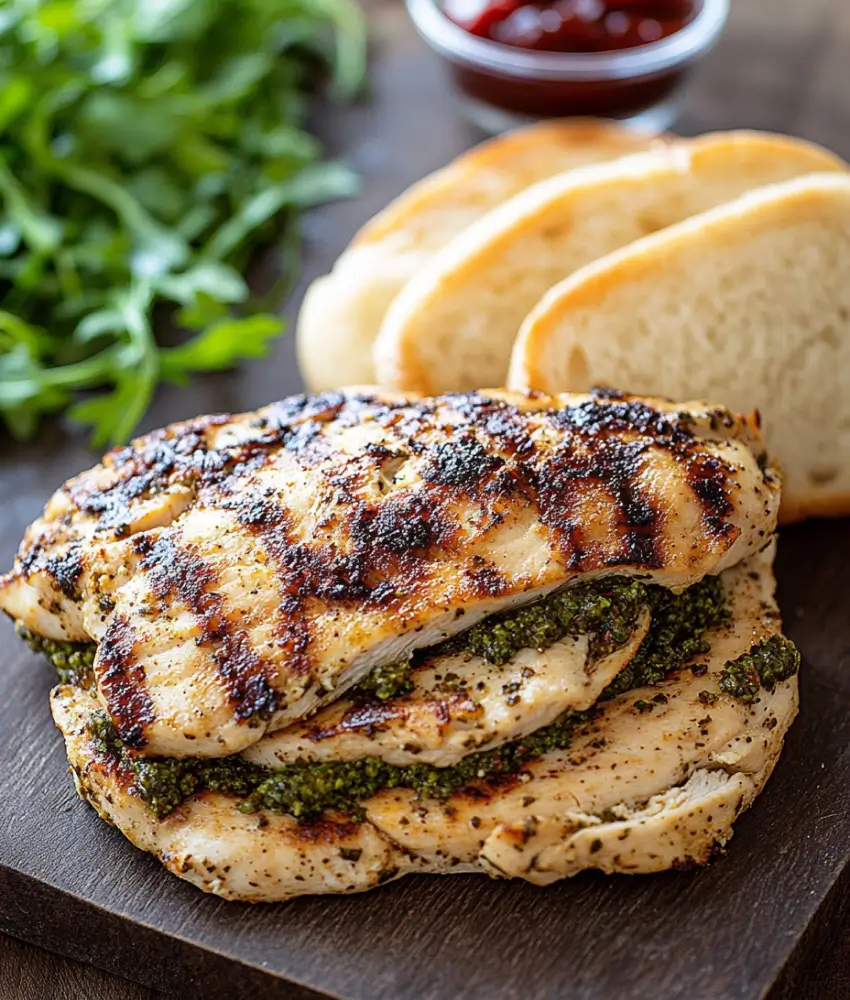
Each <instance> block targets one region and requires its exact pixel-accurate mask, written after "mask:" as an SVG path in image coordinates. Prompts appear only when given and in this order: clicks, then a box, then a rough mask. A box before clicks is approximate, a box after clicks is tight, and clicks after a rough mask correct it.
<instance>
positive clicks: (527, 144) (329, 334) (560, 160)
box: [297, 119, 662, 390]
mask: <svg viewBox="0 0 850 1000" xmlns="http://www.w3.org/2000/svg"><path fill="white" fill-rule="evenodd" d="M661 141H662V140H658V139H653V138H651V137H648V136H639V135H637V134H635V133H632V132H629V131H627V130H626V129H624V128H622V127H619V126H616V125H613V124H606V123H604V122H600V121H595V120H591V119H587V120H583V119H575V120H572V121H564V122H548V123H545V124H541V125H532V126H529V127H528V128H523V129H518V130H516V131H514V132H509V133H507V134H506V135H502V136H499V137H497V138H495V139H491V140H490V141H489V142H485V143H483V144H481V145H480V146H477V147H476V148H475V149H473V150H471V151H470V152H468V153H465V154H464V155H463V156H460V157H458V158H457V159H456V160H455V161H454V162H452V163H450V164H449V165H448V166H447V167H444V168H443V169H442V170H438V171H437V172H436V173H433V174H431V175H430V176H429V177H426V178H424V180H421V181H419V183H417V184H414V185H413V187H411V188H409V189H408V190H407V191H406V192H405V193H404V194H402V195H401V196H400V197H398V198H396V200H395V201H393V202H392V204H390V205H389V206H388V207H387V208H385V209H384V210H383V211H382V212H380V213H379V214H378V215H376V216H375V217H374V218H373V219H372V220H371V222H368V223H367V224H366V225H365V226H364V227H363V228H362V229H361V230H360V232H359V233H358V234H357V235H356V236H355V237H354V239H353V240H352V242H351V244H350V245H349V247H348V249H347V250H346V251H345V252H344V253H343V254H342V256H341V257H340V258H339V260H338V261H337V263H336V265H335V266H334V269H333V271H332V272H331V274H329V275H325V276H324V277H322V278H319V279H318V280H317V281H315V282H314V283H313V284H312V285H311V287H310V288H309V289H308V291H307V295H306V297H305V299H304V303H303V305H302V307H301V314H300V316H299V318H298V332H297V339H298V360H299V365H300V368H301V374H302V375H303V378H304V381H305V382H306V384H307V386H308V388H310V389H312V390H321V389H329V388H335V387H337V386H340V385H352V384H355V383H369V382H374V380H375V376H374V371H373V368H372V356H371V347H372V342H373V341H374V339H375V337H376V336H377V334H378V330H379V329H380V326H381V323H382V321H383V318H384V314H385V312H386V310H387V307H388V306H389V304H390V302H391V301H392V300H393V298H394V297H395V296H396V294H397V293H398V292H399V291H400V290H401V288H402V287H403V286H404V284H405V283H406V282H407V280H408V279H409V278H411V277H412V276H413V275H414V274H415V273H416V272H417V271H418V270H419V268H420V267H422V266H423V265H424V264H425V263H427V261H428V260H429V259H430V257H431V256H432V255H433V254H434V253H435V252H436V251H438V250H441V249H442V248H443V247H444V246H445V245H446V244H447V243H448V242H449V241H450V240H451V239H452V238H453V237H454V236H456V235H457V234H458V233H459V232H461V231H462V230H463V229H465V228H466V227H467V226H468V225H470V224H471V223H472V222H475V221H476V220H477V219H478V218H480V217H481V216H482V215H484V214H485V213H486V212H488V211H489V210H490V209H491V208H493V207H494V206H495V205H498V204H500V203H501V202H503V201H505V200H506V199H508V198H510V197H512V196H513V195H515V194H516V193H517V192H519V191H522V190H523V189H524V188H526V187H529V186H530V185H531V184H535V183H536V182H537V181H539V180H541V179H542V178H544V177H551V176H553V175H554V174H559V173H562V172H563V171H564V170H570V169H572V168H573V167H577V166H582V165H584V164H588V163H597V162H600V161H603V160H611V159H615V158H616V157H619V156H623V155H625V154H628V153H634V152H637V151H638V150H645V149H647V148H649V147H651V146H652V145H654V144H658V143H660V142H661Z"/></svg>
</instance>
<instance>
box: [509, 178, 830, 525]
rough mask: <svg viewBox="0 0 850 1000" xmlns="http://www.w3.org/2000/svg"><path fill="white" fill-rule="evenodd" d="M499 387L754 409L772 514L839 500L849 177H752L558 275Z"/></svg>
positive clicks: (799, 513) (809, 511) (817, 508)
mask: <svg viewBox="0 0 850 1000" xmlns="http://www.w3.org/2000/svg"><path fill="white" fill-rule="evenodd" d="M509 384H510V386H512V387H513V388H519V387H526V386H533V387H535V388H538V389H543V390H545V391H547V392H562V391H565V390H570V391H584V390H586V389H587V388H588V387H589V386H591V385H607V386H622V387H623V388H627V389H628V390H629V391H630V392H635V393H653V394H663V395H667V396H671V397H675V398H686V399H690V398H694V397H708V398H711V399H717V400H718V401H720V402H722V403H725V404H726V405H727V406H730V407H731V408H732V409H741V408H744V409H746V408H747V407H751V406H757V407H759V409H760V411H761V413H762V416H763V418H764V422H765V429H766V437H767V442H768V444H769V445H770V447H771V449H772V450H773V451H774V452H776V453H777V454H778V456H779V459H780V461H781V463H782V465H783V466H784V469H785V474H786V477H787V481H786V483H785V487H784V490H783V495H782V520H783V521H784V522H786V523H787V522H789V521H793V520H799V519H801V518H803V517H806V516H808V515H827V514H846V513H850V176H847V175H840V174H824V175H815V176H810V177H804V178H800V179H798V180H795V181H790V182H787V183H784V184H780V185H775V186H772V187H767V188H763V189H762V190H760V191H756V192H753V193H751V194H749V195H745V196H743V197H742V198H740V199H739V200H738V201H736V202H733V203H731V204H729V205H725V206H722V207H720V208H717V209H715V210H713V211H710V212H707V213H705V214H704V215H702V216H698V217H695V218H692V219H689V220H687V221H686V222H683V223H681V224H680V225H677V226H674V227H671V228H669V229H666V230H664V231H663V232H661V233H657V234H656V235H654V236H650V237H647V238H646V239H643V240H641V241H639V242H637V243H634V244H632V245H631V246H628V247H626V248H624V249H622V250H620V251H618V252H616V253H613V254H611V255H610V256H608V257H606V258H603V259H601V260H598V261H596V262H595V263H593V264H591V265H589V266H588V267H586V268H584V269H582V270H581V271H579V272H577V273H576V274H574V275H572V277H570V278H568V279H567V280H566V281H564V282H563V283H562V284H560V285H558V286H556V287H555V288H553V289H552V290H551V291H550V292H549V293H548V294H547V295H546V296H545V297H544V298H543V299H542V301H541V302H540V303H539V304H538V305H537V307H536V308H535V309H534V310H533V311H532V313H531V314H530V315H529V317H528V318H527V319H526V321H525V323H524V324H523V327H522V330H521V333H520V335H519V337H518V339H517V342H516V345H515V347H514V353H513V358H512V361H511V369H510V376H509Z"/></svg>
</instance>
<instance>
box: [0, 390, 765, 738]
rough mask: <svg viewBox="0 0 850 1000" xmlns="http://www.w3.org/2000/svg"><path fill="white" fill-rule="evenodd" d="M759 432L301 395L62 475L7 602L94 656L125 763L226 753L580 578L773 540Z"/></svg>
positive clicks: (665, 418) (710, 565)
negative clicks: (136, 753)
mask: <svg viewBox="0 0 850 1000" xmlns="http://www.w3.org/2000/svg"><path fill="white" fill-rule="evenodd" d="M766 463H767V459H766V455H765V454H764V452H763V447H762V443H761V437H760V434H759V430H758V426H757V420H756V419H755V418H743V417H737V416H734V415H733V414H730V413H728V412H727V411H725V410H723V409H722V408H717V407H709V406H706V405H703V404H690V405H688V406H684V407H683V406H678V407H677V406H675V405H674V404H672V403H666V402H658V401H652V400H640V399H636V398H631V397H623V396H621V395H618V394H613V393H609V394H605V395H597V396H592V397H587V396H562V397H544V396H536V395H529V396H526V395H520V394H509V393H505V392H492V393H472V394H468V395H463V396H447V397H442V398H437V399H421V400H419V399H412V398H406V397H403V396H394V395H388V394H385V393H383V392H381V393H379V392H377V391H376V392H374V393H356V392H355V393H350V394H347V395H344V394H333V395H327V396H317V397H296V398H293V399H289V400H285V401H284V402H282V403H278V404H275V405H272V406H270V407H267V408H265V409H263V410H259V411H257V412H256V413H252V414H246V415H242V416H237V417H228V416H222V417H208V418H201V419H199V420H195V421H191V422H188V423H184V424H177V425H173V426H171V427H169V428H166V429H165V430H163V431H159V432H156V433H154V434H152V435H149V436H148V437H145V438H141V439H140V440H139V441H137V442H136V443H135V444H134V445H132V446H131V447H128V448H124V449H121V450H120V451H116V452H113V453H111V454H110V455H108V456H107V458H106V459H105V461H104V463H103V465H100V466H97V467H96V468H95V469H93V470H91V471H90V472H88V473H84V474H83V475H81V476H79V477H78V478H77V479H74V480H71V481H70V482H69V483H68V484H66V485H65V486H64V487H63V488H62V489H61V490H60V491H59V492H58V493H57V495H56V496H55V497H54V498H53V499H52V500H51V501H50V503H49V504H48V505H47V508H46V510H45V513H44V515H43V516H42V518H40V519H39V520H38V521H36V522H35V524H33V525H32V527H31V528H30V529H29V531H28V532H27V535H26V537H25V539H24V542H23V544H22V546H21V549H20V552H19V555H18V559H17V561H16V564H15V568H14V569H13V571H12V572H11V573H10V574H8V575H7V576H5V577H2V578H0V609H3V610H5V611H6V612H7V613H9V614H10V615H12V617H14V618H16V619H19V620H21V621H22V622H23V624H24V625H26V626H27V628H29V629H30V630H32V631H33V632H36V633H38V634H41V635H44V636H47V637H50V638H57V639H58V638H68V639H73V640H85V639H87V638H89V639H92V640H94V641H96V642H97V643H98V652H97V657H96V661H95V674H96V678H97V685H98V691H99V696H100V698H101V700H102V702H103V704H104V705H105V706H106V708H107V710H108V711H109V714H110V715H111V717H112V718H113V720H114V721H115V724H116V725H117V727H118V730H119V732H120V734H121V736H122V738H123V739H124V740H125V741H126V742H127V743H129V744H131V745H132V746H134V747H137V748H139V749H141V750H142V752H145V753H150V754H165V755H169V756H181V755H184V756H198V755H202V756H203V755H206V756H221V755H223V754H228V753H232V752H235V751H238V750H241V749H244V748H245V747H247V746H250V745H251V744H253V743H255V742H256V741H257V740H258V739H260V737H261V736H262V735H263V734H264V733H265V732H266V731H267V730H269V731H274V730H277V729H281V728H283V727H284V726H286V725H288V724H289V723H291V722H293V721H294V720H296V719H299V718H303V717H304V716H305V715H307V714H308V713H309V712H311V711H313V710H315V709H316V708H317V707H318V706H320V705H321V704H324V703H326V702H328V701H331V700H333V699H335V698H338V697H339V695H340V694H341V693H343V692H344V691H345V690H346V689H347V688H348V687H351V686H352V685H354V684H356V683H358V682H359V681H360V680H361V679H362V678H363V677H364V675H365V674H367V673H368V672H369V671H370V670H371V669H372V668H374V667H375V666H377V665H381V664H386V663H389V662H391V661H394V660H397V659H399V658H403V657H405V656H407V655H408V654H409V653H410V652H411V651H413V650H415V649H418V648H422V647H426V646H429V645H432V644H434V643H435V642H437V641H439V640H441V639H442V638H444V637H445V636H447V635H451V634H453V633H455V632H457V631H459V630H461V629H464V628H467V627H469V626H471V625H472V624H474V623H475V622H476V621H478V620H480V619H481V618H483V617H485V616H487V615H489V614H492V613H493V612H495V611H500V610H504V609H505V608H508V607H510V606H512V605H515V604H520V603H525V602H529V601H532V600H534V599H535V598H537V597H539V596H541V595H543V594H545V593H547V592H549V591H550V590H552V589H554V588H558V587H562V586H564V585H567V584H569V583H570V582H572V581H575V580H578V579H587V578H593V577H597V576H600V575H605V574H617V575H623V574H640V575H641V576H645V577H647V578H648V579H650V580H651V581H652V582H655V583H658V584H660V585H662V586H666V587H670V588H674V589H675V588H683V587H685V586H687V585H689V584H691V583H694V582H695V581H697V580H699V579H701V578H702V577H703V576H705V575H706V574H712V573H719V572H720V571H722V570H723V569H724V568H726V567H727V566H731V565H734V564H735V563H736V562H739V561H740V560H741V559H743V558H745V557H746V556H747V555H749V554H751V553H753V552H755V551H757V550H758V549H759V548H760V547H761V546H762V545H763V544H764V543H765V541H766V540H767V539H769V538H770V536H771V534H772V532H773V530H774V526H775V522H776V511H777V508H778V497H779V483H778V479H777V478H776V475H775V474H774V473H773V471H772V470H771V469H770V468H769V467H768V466H767V464H766Z"/></svg>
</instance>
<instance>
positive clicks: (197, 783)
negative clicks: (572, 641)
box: [24, 577, 799, 819]
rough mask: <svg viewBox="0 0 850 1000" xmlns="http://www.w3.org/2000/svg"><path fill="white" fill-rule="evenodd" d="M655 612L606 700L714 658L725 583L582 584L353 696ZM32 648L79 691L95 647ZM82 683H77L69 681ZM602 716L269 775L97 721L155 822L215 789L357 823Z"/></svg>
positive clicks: (785, 665) (783, 664) (766, 660)
mask: <svg viewBox="0 0 850 1000" xmlns="http://www.w3.org/2000/svg"><path fill="white" fill-rule="evenodd" d="M644 607H649V608H650V610H651V623H650V628H649V632H648V634H647V636H646V638H645V639H644V641H643V643H642V644H641V646H640V649H639V650H638V652H637V653H636V655H635V656H634V657H633V658H632V659H631V661H630V662H629V663H628V664H627V666H626V667H625V668H624V669H623V671H622V672H621V673H620V674H619V675H618V676H617V677H616V678H615V679H614V680H613V681H612V683H611V684H610V685H609V686H608V688H607V689H606V690H605V691H604V692H603V694H602V697H601V698H600V702H604V701H606V700H609V699H610V698H613V697H616V696H617V695H619V694H622V693H623V692H625V691H629V690H632V689H635V688H639V687H644V686H646V685H652V684H657V683H658V682H659V681H661V680H663V679H664V678H665V677H666V676H667V675H668V674H670V673H672V672H673V671H675V670H677V669H679V668H680V667H682V666H684V665H685V664H687V663H688V662H689V661H690V660H691V659H692V658H693V657H694V656H696V655H698V654H700V653H706V652H708V650H709V643H708V641H707V639H706V632H707V631H708V630H710V629H711V628H713V627H715V626H716V625H718V624H719V623H720V622H721V621H722V620H723V619H724V618H725V617H726V616H727V611H726V607H725V599H724V593H723V586H722V584H721V582H720V580H719V579H718V578H716V577H707V578H706V579H704V580H702V581H701V582H700V583H698V584H695V585H694V586H693V587H690V588H688V589H687V590H685V591H684V592H683V593H681V594H674V593H673V592H672V591H670V590H666V589H665V588H663V587H657V586H651V585H646V584H644V583H641V582H640V581H636V580H630V579H627V578H610V579H607V580H600V581H596V582H593V583H589V584H581V585H579V586H577V587H574V588H571V589H570V590H567V591H563V592H561V593H559V594H554V595H549V596H548V597H545V598H543V599H541V600H540V601H538V602H536V603H535V604H532V605H529V606H527V607H525V608H520V609H518V610H516V611H512V612H507V613H504V614H500V615H495V616H493V617H492V618H490V619H487V620H486V621H484V622H481V623H479V624H478V625H475V626H473V627H472V628H471V629H468V630H467V631H466V632H464V633H461V634H460V635H458V636H456V637H454V638H452V639H450V640H448V641H447V642H445V643H442V644H441V645H440V646H438V647H432V648H431V649H429V650H427V651H422V652H420V653H418V654H416V656H415V657H414V660H413V661H412V662H411V663H401V664H390V665H388V666H387V667H383V668H378V669H377V670H376V671H373V673H372V674H371V675H370V676H369V677H368V678H367V679H366V681H364V682H363V683H361V685H360V686H359V688H358V689H356V696H357V697H359V698H361V699H368V698H383V699H385V698H390V697H397V696H399V695H401V694H404V693H406V692H407V691H409V690H410V688H411V687H412V682H411V673H412V671H413V670H414V669H415V667H416V664H417V662H419V661H421V659H422V658H424V657H425V656H433V655H435V654H436V653H441V652H444V653H449V652H451V653H455V652H464V651H468V652H471V653H474V654H476V655H480V656H483V657H484V658H485V659H488V660H490V662H494V663H497V664H499V663H505V662H507V661H508V660H509V659H510V658H511V657H512V656H513V655H514V653H515V652H516V651H518V650H519V649H522V648H528V647H531V648H541V649H542V648H546V647H547V646H549V645H551V644H552V643H554V642H557V641H558V640H559V639H561V638H563V637H564V636H565V635H581V634H589V635H590V636H591V644H590V645H591V651H592V655H595V656H603V655H606V654H607V653H609V652H611V651H613V650H614V649H616V648H618V647H619V646H620V645H622V644H623V643H624V642H626V641H627V639H628V637H629V635H630V634H631V632H632V631H633V628H634V626H635V623H636V621H637V618H638V616H639V614H640V611H641V609H642V608H644ZM24 637H25V638H26V639H27V641H28V642H30V644H31V645H32V646H33V648H37V649H39V651H41V652H44V653H45V654H46V655H48V657H49V658H50V659H51V660H52V661H53V662H54V663H55V664H56V665H57V668H58V669H60V672H64V674H65V677H63V679H66V678H68V679H69V680H70V682H72V683H81V682H82V679H83V678H84V677H85V676H86V675H85V670H84V668H85V667H86V665H87V667H88V671H89V673H90V666H91V659H92V657H93V650H94V646H86V647H82V648H81V647H79V646H77V645H75V644H69V643H54V642H51V641H50V640H42V639H39V638H38V637H35V636H31V635H29V634H26V635H25V636H24ZM798 667H799V654H798V653H797V650H796V649H795V648H794V646H793V645H792V644H791V643H790V642H789V641H788V640H787V639H784V638H783V637H781V636H774V637H773V638H772V639H770V640H768V641H767V642H765V643H762V644H761V645H759V646H754V647H753V648H752V649H751V650H750V652H749V653H747V654H745V655H744V656H742V657H740V658H739V659H738V660H736V661H734V662H732V663H728V664H727V665H726V667H725V668H724V671H723V676H722V678H721V689H722V690H724V691H725V692H726V693H727V694H730V695H733V696H735V697H738V698H741V699H742V700H744V701H753V700H754V699H755V697H756V696H757V693H758V691H759V689H760V688H761V687H765V688H767V689H768V690H772V689H773V687H774V686H775V684H776V683H777V682H778V681H780V680H784V679H786V678H787V677H790V676H792V675H793V674H794V673H796V671H797V669H798ZM72 675H73V676H75V677H77V678H78V679H77V680H73V679H71V677H72ZM594 714H595V710H593V709H592V710H590V711H588V712H568V713H565V714H564V715H563V716H561V717H560V718H559V719H557V720H556V721H555V722H553V723H551V724H550V725H549V726H545V727H543V728H541V729H539V730H537V731H536V732H535V733H533V734H531V735H528V736H525V737H523V738H522V739H519V740H515V741H512V742H510V743H506V744H503V745H502V746H500V747H498V748H496V749H494V750H486V751H480V752H478V753H474V754H470V755H469V756H467V757H465V758H464V759H463V760H461V761H459V762H458V763H456V764H453V765H451V766H448V767H437V766H435V765H430V764H419V763H417V764H410V765H405V766H400V765H392V764H388V763H386V762H385V761H383V760H381V759H380V758H376V757H368V758H365V759H362V760H357V761H333V762H326V763H298V764H291V765H287V766H285V767H281V768H275V769H268V768H262V767H258V766H256V765H253V764H250V763H248V762H247V761H245V760H243V759H242V758H240V757H230V758H221V759H212V760H210V759H201V758H197V759H192V758H190V759H184V760H173V759H167V758H145V757H140V756H138V755H134V754H133V753H131V752H130V751H128V750H127V749H126V748H125V747H124V746H123V745H122V744H121V742H120V740H119V739H118V737H117V735H116V733H115V729H114V727H113V726H112V723H111V721H110V720H109V718H108V716H107V715H106V713H105V712H101V713H98V714H97V715H96V716H95V717H94V719H93V720H92V722H91V724H90V730H91V733H92V736H93V737H94V738H95V740H96V741H97V742H98V743H99V744H100V748H101V751H102V752H105V753H109V754H111V755H116V756H120V757H121V758H122V759H123V760H124V761H125V762H126V763H127V765H128V766H129V767H130V768H131V769H132V771H133V773H134V775H135V786H136V790H137V792H138V794H139V795H140V797H141V798H142V799H143V800H144V801H145V802H146V803H147V804H148V806H149V808H150V809H151V811H152V812H153V813H154V814H155V815H156V816H158V817H164V816H167V815H168V814H169V813H170V812H171V811H172V810H173V809H175V808H176V807H177V806H178V805H179V804H180V803H181V802H182V801H183V800H184V799H186V798H187V797H189V796H190V795H192V794H194V793H196V792H200V791H203V790H205V789H209V790H212V791H219V792H224V793H226V794H229V795H233V796H234V797H236V798H238V799H240V800H241V803H240V806H239V808H240V809H242V810H243V811H249V812H250V811H254V810H257V809H267V810H270V811H273V812H279V813H288V814H290V815H293V816H296V817H298V818H301V819H309V818H312V817H315V816H317V815H319V814H321V813H322V812H324V811H326V810H337V811H343V812H348V813H350V814H353V815H356V814H357V813H358V804H359V803H360V802H362V801H364V800H365V799H368V798H370V797H371V796H373V795H375V794H377V793H378V792H379V791H382V790H383V789H387V788H410V789H413V790H415V791H416V792H417V793H419V794H420V795H422V796H428V797H436V798H448V797H449V796H450V795H452V794H453V793H455V792H457V791H459V790H461V789H462V788H465V787H467V786H469V785H471V784H474V783H475V782H490V783H493V782H494V781H497V780H498V779H500V778H504V777H506V776H508V775H511V774H513V773H516V772H517V771H518V770H520V769H521V767H522V766H523V765H524V764H525V763H526V762H528V761H530V760H531V759H533V758H535V757H539V756H540V755H541V754H543V753H546V752H548V751H552V750H562V749H566V748H567V747H568V746H569V745H570V742H571V740H572V737H573V734H574V733H575V731H576V729H577V728H579V727H580V726H581V725H583V724H585V723H586V722H588V721H589V720H591V719H592V718H593V716H594Z"/></svg>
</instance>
